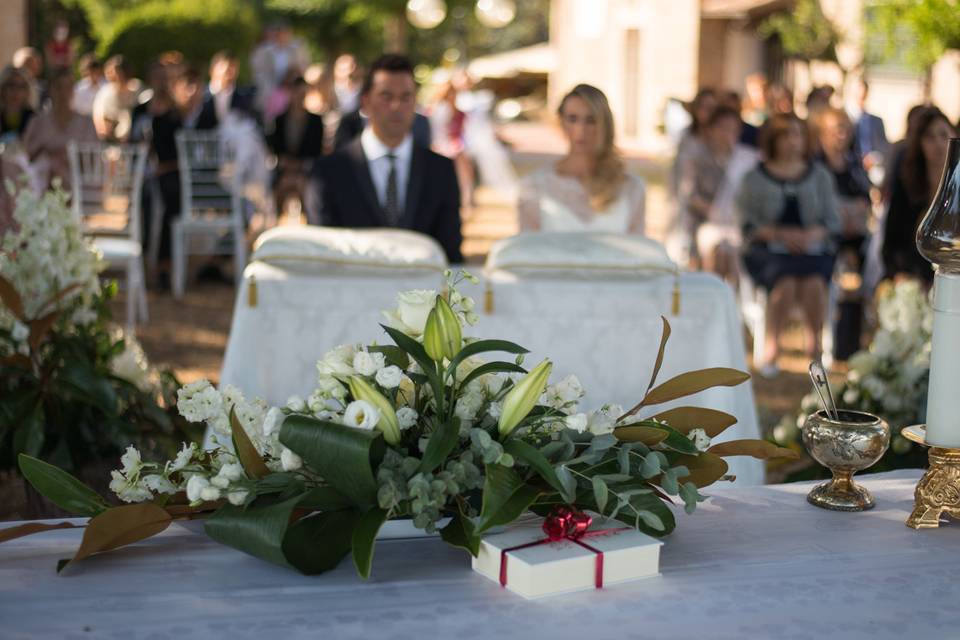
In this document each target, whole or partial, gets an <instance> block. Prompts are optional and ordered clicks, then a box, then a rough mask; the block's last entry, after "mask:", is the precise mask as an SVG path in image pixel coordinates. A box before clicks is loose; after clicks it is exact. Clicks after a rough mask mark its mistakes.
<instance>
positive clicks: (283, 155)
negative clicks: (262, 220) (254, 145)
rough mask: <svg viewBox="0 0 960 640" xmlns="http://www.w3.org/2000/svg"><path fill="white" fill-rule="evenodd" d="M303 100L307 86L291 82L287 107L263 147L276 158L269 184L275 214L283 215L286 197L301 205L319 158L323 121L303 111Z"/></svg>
mask: <svg viewBox="0 0 960 640" xmlns="http://www.w3.org/2000/svg"><path fill="white" fill-rule="evenodd" d="M306 97H307V83H306V82H305V81H304V79H303V78H301V77H297V78H295V79H294V81H293V87H292V91H291V95H290V106H289V107H287V110H286V111H284V112H283V113H281V114H280V115H279V116H277V118H276V120H274V122H273V127H272V130H271V131H270V132H269V133H268V134H267V144H268V145H269V147H270V150H271V151H272V152H273V153H274V155H276V156H277V169H276V172H275V173H274V180H273V195H274V199H275V200H276V210H277V211H283V209H284V204H285V203H286V201H287V199H288V198H290V197H295V198H297V199H298V200H300V201H301V202H302V201H303V190H304V187H305V185H306V178H307V175H308V174H309V173H310V170H311V169H312V168H313V163H314V162H315V161H316V160H317V158H319V157H320V156H321V155H322V154H323V118H321V117H320V116H319V115H317V114H315V113H310V112H309V111H307V108H306V106H305V100H306Z"/></svg>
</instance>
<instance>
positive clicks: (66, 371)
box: [58, 358, 117, 415]
mask: <svg viewBox="0 0 960 640" xmlns="http://www.w3.org/2000/svg"><path fill="white" fill-rule="evenodd" d="M58 378H59V381H60V382H61V383H63V384H64V385H66V386H67V387H68V388H70V389H71V390H73V391H74V392H76V394H77V398H78V399H79V400H80V401H82V402H84V403H86V404H90V405H93V406H95V407H97V408H98V409H100V410H101V411H103V412H104V413H106V414H107V415H113V414H115V413H116V412H117V394H116V392H115V391H114V389H113V386H112V385H111V384H110V380H109V379H108V378H107V377H106V376H105V375H101V374H99V373H98V372H97V371H96V369H94V368H93V367H92V366H91V365H90V364H89V363H87V362H85V361H83V360H79V359H74V358H70V359H67V360H65V361H64V363H63V366H62V367H61V368H60V371H59V375H58Z"/></svg>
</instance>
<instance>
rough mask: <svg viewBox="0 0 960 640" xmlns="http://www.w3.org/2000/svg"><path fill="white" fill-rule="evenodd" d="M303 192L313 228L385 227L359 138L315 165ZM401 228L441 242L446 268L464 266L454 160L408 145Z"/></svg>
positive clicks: (384, 216) (384, 217) (381, 209)
mask: <svg viewBox="0 0 960 640" xmlns="http://www.w3.org/2000/svg"><path fill="white" fill-rule="evenodd" d="M310 191H311V193H310V194H308V200H309V201H310V202H309V203H308V211H309V213H310V222H311V223H312V224H321V225H325V226H330V227H386V226H389V225H388V224H387V217H386V214H385V213H384V211H383V208H382V207H381V206H380V202H379V200H378V199H377V193H376V190H375V189H374V186H373V179H372V178H371V177H370V170H369V168H368V167H367V159H366V157H365V156H364V154H363V147H362V146H361V144H360V138H357V139H355V140H354V141H353V142H351V143H350V144H349V145H347V146H346V147H345V148H344V149H343V150H341V151H337V152H335V153H334V154H333V155H329V156H323V157H322V158H321V159H320V160H319V161H318V162H317V163H316V164H315V165H314V170H313V174H312V176H311V188H310ZM397 226H398V227H399V228H401V229H411V230H413V231H419V232H421V233H425V234H427V235H429V236H433V238H434V239H435V240H436V241H437V242H439V243H440V245H441V246H442V247H443V249H444V251H445V252H446V254H447V260H448V261H449V262H450V263H451V264H457V263H461V262H463V255H462V254H461V253H460V243H461V242H462V240H463V236H462V235H461V233H460V188H459V187H458V186H457V175H456V172H455V171H454V169H453V162H451V161H450V159H449V158H445V157H443V156H441V155H439V154H436V153H434V152H432V151H430V150H429V149H426V148H424V147H419V146H417V145H413V153H412V154H411V157H410V178H409V182H408V183H407V194H406V202H405V205H404V210H403V215H402V216H401V218H400V224H399V225H397Z"/></svg>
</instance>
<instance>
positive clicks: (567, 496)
mask: <svg viewBox="0 0 960 640" xmlns="http://www.w3.org/2000/svg"><path fill="white" fill-rule="evenodd" d="M555 471H556V474H557V479H558V480H559V481H560V484H561V485H563V491H561V492H560V495H562V496H563V499H564V500H566V501H567V502H571V503H572V502H573V501H574V500H576V497H577V479H576V478H574V477H573V474H572V473H570V469H567V468H566V467H565V466H563V465H561V466H559V467H557V468H556V469H555Z"/></svg>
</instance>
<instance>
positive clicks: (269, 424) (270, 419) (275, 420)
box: [263, 405, 289, 438]
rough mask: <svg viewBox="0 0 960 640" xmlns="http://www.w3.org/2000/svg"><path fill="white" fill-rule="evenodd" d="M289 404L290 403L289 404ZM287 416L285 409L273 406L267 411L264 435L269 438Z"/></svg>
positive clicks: (264, 421) (264, 420)
mask: <svg viewBox="0 0 960 640" xmlns="http://www.w3.org/2000/svg"><path fill="white" fill-rule="evenodd" d="M288 406H289V405H288ZM285 418H286V416H285V415H284V414H283V411H281V410H280V409H278V408H277V407H273V408H271V409H270V411H267V417H266V418H264V419H263V436H264V437H265V438H269V437H270V435H271V434H272V433H273V432H274V431H278V430H279V429H280V426H281V425H283V421H284V419H285Z"/></svg>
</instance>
